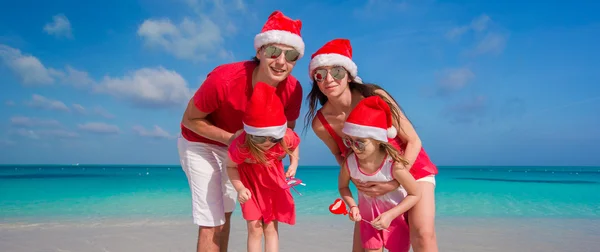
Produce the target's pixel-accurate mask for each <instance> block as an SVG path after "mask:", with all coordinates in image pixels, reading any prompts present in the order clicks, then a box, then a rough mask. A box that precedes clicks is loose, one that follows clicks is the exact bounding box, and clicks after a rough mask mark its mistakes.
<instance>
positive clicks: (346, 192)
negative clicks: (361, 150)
mask: <svg viewBox="0 0 600 252" xmlns="http://www.w3.org/2000/svg"><path fill="white" fill-rule="evenodd" d="M338 189H339V191H340V196H342V199H343V200H344V202H346V204H347V205H348V206H349V207H350V216H349V217H350V220H352V221H360V220H361V216H360V213H359V211H358V205H357V204H356V201H354V198H353V197H352V191H350V174H349V173H348V168H346V164H345V163H342V167H341V169H340V174H339V176H338Z"/></svg>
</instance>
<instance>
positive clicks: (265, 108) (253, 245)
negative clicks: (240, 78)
mask: <svg viewBox="0 0 600 252" xmlns="http://www.w3.org/2000/svg"><path fill="white" fill-rule="evenodd" d="M275 90H276V89H275V88H274V87H271V86H269V85H267V84H264V83H261V82H259V83H257V84H256V86H255V87H254V90H253V91H252V92H253V93H252V97H251V98H250V101H249V104H248V105H247V110H246V114H245V115H244V118H243V122H244V132H242V133H241V134H240V135H239V136H238V137H237V138H235V139H234V140H233V141H232V143H231V145H230V146H229V160H228V161H227V173H228V175H229V179H230V180H231V183H232V184H233V186H234V187H235V190H236V191H237V192H238V200H239V201H240V204H241V206H242V215H243V217H244V219H245V220H246V221H247V222H248V245H247V246H248V247H247V251H249V252H258V251H261V241H262V237H263V234H264V237H265V251H278V250H279V234H278V226H277V223H278V222H283V223H287V224H289V225H294V224H295V223H296V213H295V205H294V199H293V198H292V194H291V193H290V191H289V186H288V185H287V182H286V177H287V178H291V177H294V175H295V174H296V169H297V167H298V152H299V148H298V145H299V144H300V138H299V137H298V135H296V133H294V132H293V131H292V130H291V129H288V127H287V119H286V117H285V114H284V108H283V105H282V103H281V101H280V99H279V98H278V97H277V95H276V94H275ZM286 154H289V155H290V166H289V167H288V170H287V173H284V171H283V163H282V161H281V160H282V159H283V158H284V157H285V156H286Z"/></svg>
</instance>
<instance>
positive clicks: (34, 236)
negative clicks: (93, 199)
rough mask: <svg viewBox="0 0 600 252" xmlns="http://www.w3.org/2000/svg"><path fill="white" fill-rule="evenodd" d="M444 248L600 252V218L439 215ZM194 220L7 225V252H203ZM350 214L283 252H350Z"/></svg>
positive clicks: (239, 236) (299, 236)
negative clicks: (198, 251) (199, 251)
mask: <svg viewBox="0 0 600 252" xmlns="http://www.w3.org/2000/svg"><path fill="white" fill-rule="evenodd" d="M436 226H437V236H438V242H439V247H440V251H444V252H445V251H464V252H470V251H473V252H475V251H477V252H487V251H490V252H491V251H499V252H500V251H528V252H536V251H540V252H542V251H543V252H548V251H578V252H585V251H590V252H591V251H598V250H597V248H598V247H600V239H598V234H600V220H579V219H562V220H561V219H475V218H438V220H437V225H436ZM196 233H197V228H196V226H194V225H193V224H192V223H191V221H190V220H186V219H169V220H122V221H119V220H114V219H113V220H103V221H92V220H90V221H87V222H82V221H61V222H56V223H50V222H44V223H37V224H32V223H31V222H27V223H25V222H23V223H6V222H5V223H0V251H7V252H9V251H10V252H37V251H40V252H41V251H44V252H45V251H56V252H66V251H70V252H75V251H77V252H79V251H81V252H84V251H85V252H95V251H99V252H107V251H110V252H115V251H124V252H132V251H145V252H148V251H161V252H163V251H195V242H196ZM351 238H352V223H351V222H350V221H348V220H347V217H345V216H328V217H324V216H321V217H305V216H299V217H298V224H297V225H296V226H293V227H290V226H287V225H280V239H281V241H280V250H281V251H290V252H296V251H350V248H351ZM245 243H246V228H245V221H244V220H243V219H242V218H241V217H240V216H234V217H233V221H232V232H231V238H230V247H229V251H232V252H236V251H245V250H246V249H245V248H246V247H245Z"/></svg>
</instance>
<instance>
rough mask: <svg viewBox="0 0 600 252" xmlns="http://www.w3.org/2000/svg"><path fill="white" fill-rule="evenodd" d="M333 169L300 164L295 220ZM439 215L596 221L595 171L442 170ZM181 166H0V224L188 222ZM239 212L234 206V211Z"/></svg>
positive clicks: (326, 196) (320, 199) (323, 204)
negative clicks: (123, 220) (301, 182)
mask: <svg viewBox="0 0 600 252" xmlns="http://www.w3.org/2000/svg"><path fill="white" fill-rule="evenodd" d="M338 169H339V168H338V167H334V166H310V167H300V168H299V169H298V173H297V177H298V178H300V179H302V180H304V182H305V183H306V186H305V187H302V186H299V187H298V190H299V191H300V192H301V193H302V196H299V195H298V194H296V193H295V192H293V195H294V196H295V199H296V203H297V212H298V214H299V215H328V214H330V213H329V211H328V206H329V204H331V203H332V202H333V200H335V199H336V198H337V197H338V192H337V172H338ZM439 170H440V174H439V175H438V176H437V188H436V197H437V199H436V204H437V205H436V208H437V216H438V218H444V217H477V218H495V217H498V218H578V219H582V218H583V219H600V193H599V192H600V167H498V166H494V167H489V166H470V167H444V166H441V167H439ZM190 214H191V205H190V192H189V188H188V184H187V180H186V178H185V175H184V173H183V171H182V170H181V167H180V166H178V165H1V166H0V221H1V222H5V223H6V222H39V221H60V220H75V219H111V218H128V219H135V218H152V219H161V218H165V219H170V218H187V217H188V216H190ZM236 214H239V206H238V208H237V209H236Z"/></svg>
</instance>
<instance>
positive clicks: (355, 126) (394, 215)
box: [339, 96, 421, 252]
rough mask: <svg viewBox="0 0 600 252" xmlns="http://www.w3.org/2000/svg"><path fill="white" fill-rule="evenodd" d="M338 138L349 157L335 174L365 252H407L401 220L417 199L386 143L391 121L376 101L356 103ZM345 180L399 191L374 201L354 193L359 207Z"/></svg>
mask: <svg viewBox="0 0 600 252" xmlns="http://www.w3.org/2000/svg"><path fill="white" fill-rule="evenodd" d="M342 132H343V133H344V134H346V135H347V136H346V137H345V138H344V139H343V140H344V144H345V145H346V147H348V148H349V152H348V153H347V155H346V161H345V162H344V164H343V167H342V169H341V170H340V175H339V190H340V195H341V196H342V198H343V199H344V201H345V202H346V204H347V205H348V206H349V207H350V216H349V217H350V220H352V221H362V222H361V223H360V236H361V240H362V244H363V248H365V249H366V251H383V248H384V247H385V248H386V249H388V250H389V251H390V252H408V251H409V249H410V236H409V227H408V223H407V221H406V219H405V217H404V215H403V213H405V212H407V211H408V210H409V209H410V208H412V207H413V206H414V205H415V204H416V203H417V202H418V201H419V199H420V197H421V196H420V192H419V191H418V189H417V182H416V181H415V179H414V177H413V176H412V175H411V174H410V172H409V169H408V168H407V167H405V165H407V164H408V162H407V161H406V160H405V159H404V158H403V157H401V156H400V154H399V153H398V151H397V150H396V149H395V148H393V147H392V146H391V145H390V144H389V142H388V140H389V139H393V138H394V137H396V133H397V131H396V129H395V128H394V126H392V115H391V111H390V108H389V106H388V105H387V103H386V102H385V101H384V100H383V99H381V98H380V97H379V96H371V97H367V98H365V99H363V100H361V101H360V102H359V103H358V104H357V105H356V107H355V108H354V110H352V112H351V113H350V115H348V119H346V122H345V123H344V127H343V129H342ZM350 178H353V179H355V180H358V181H361V182H367V181H377V182H386V181H391V180H394V179H396V180H397V181H398V182H399V183H400V185H401V186H400V187H398V189H396V190H394V191H391V192H389V193H387V194H384V195H381V196H378V197H369V196H368V195H366V194H364V193H362V192H361V191H359V192H358V205H357V204H356V201H355V200H354V198H353V197H352V193H351V192H350V189H349V183H350Z"/></svg>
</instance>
